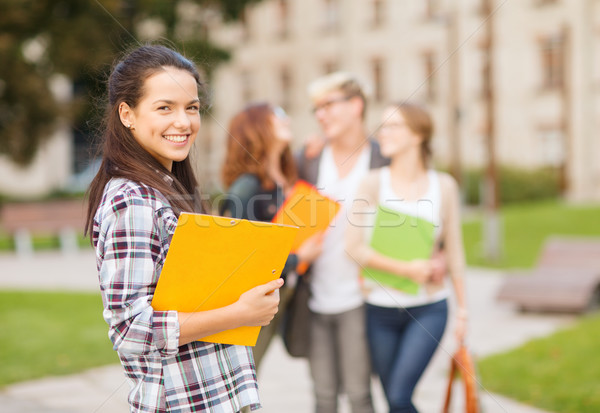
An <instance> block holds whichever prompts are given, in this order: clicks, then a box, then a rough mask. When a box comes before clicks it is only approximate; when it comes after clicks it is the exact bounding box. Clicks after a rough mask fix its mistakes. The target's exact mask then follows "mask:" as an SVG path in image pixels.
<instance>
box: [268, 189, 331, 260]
mask: <svg viewBox="0 0 600 413" xmlns="http://www.w3.org/2000/svg"><path fill="white" fill-rule="evenodd" d="M340 208H341V205H340V204H339V203H338V202H336V201H334V200H333V199H331V198H328V197H326V196H325V195H323V194H321V193H320V192H319V191H318V190H317V188H315V187H314V186H312V185H311V184H309V183H308V182H305V181H302V180H298V181H297V182H296V183H295V184H294V186H293V188H292V190H291V192H290V194H289V196H288V197H287V199H286V200H285V202H284V203H283V205H282V206H281V208H279V211H277V214H276V215H275V217H274V218H273V219H272V222H275V223H277V224H286V225H294V226H297V227H299V229H298V235H297V236H296V239H295V240H294V243H293V245H292V252H295V251H296V250H297V249H298V247H300V246H301V245H302V243H303V242H304V241H306V240H307V239H308V238H310V237H311V236H312V235H314V234H316V233H317V232H319V231H325V230H326V229H327V228H328V227H329V224H330V223H331V221H333V219H334V218H335V216H336V215H337V213H338V211H339V210H340Z"/></svg>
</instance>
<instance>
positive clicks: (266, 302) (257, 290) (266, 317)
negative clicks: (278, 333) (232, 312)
mask: <svg viewBox="0 0 600 413" xmlns="http://www.w3.org/2000/svg"><path fill="white" fill-rule="evenodd" d="M282 285H283V279H281V278H278V279H276V280H273V281H270V282H268V283H266V284H263V285H259V286H258V287H254V288H252V289H250V290H248V291H246V292H245V293H243V294H242V295H241V296H240V298H239V300H238V301H237V304H238V306H239V307H240V314H241V315H242V317H244V319H245V322H244V325H246V326H254V327H256V326H266V325H268V324H269V323H270V322H271V320H272V319H273V317H275V314H277V311H278V309H279V289H280V288H281V286H282Z"/></svg>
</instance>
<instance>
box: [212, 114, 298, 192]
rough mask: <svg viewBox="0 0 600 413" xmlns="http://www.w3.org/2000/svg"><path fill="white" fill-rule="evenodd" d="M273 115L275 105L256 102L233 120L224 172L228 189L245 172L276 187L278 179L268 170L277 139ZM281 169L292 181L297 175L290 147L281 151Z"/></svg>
mask: <svg viewBox="0 0 600 413" xmlns="http://www.w3.org/2000/svg"><path fill="white" fill-rule="evenodd" d="M273 115H274V109H273V107H271V106H270V105H268V104H266V103H256V104H253V105H250V106H247V107H246V108H245V109H244V110H242V111H241V112H239V113H238V114H237V115H235V116H234V117H233V118H232V119H231V122H230V123H229V129H228V136H227V153H226V155H225V162H224V164H223V169H222V171H221V173H222V178H223V183H224V184H225V187H227V188H228V187H229V186H230V185H231V184H232V183H233V181H235V180H236V179H237V178H238V177H239V176H240V175H242V174H245V173H251V174H255V175H256V176H257V177H258V179H259V181H260V182H261V185H262V187H263V188H265V189H272V188H273V187H274V186H275V182H273V180H272V179H271V178H270V177H269V175H268V173H267V161H268V156H269V151H270V149H271V147H272V145H273V143H274V142H275V140H276V139H277V137H276V136H275V130H274V127H273V121H272V119H273ZM281 172H282V173H283V175H284V176H285V177H286V179H287V180H288V183H290V184H291V183H294V182H295V181H296V179H297V177H298V173H297V171H296V165H295V163H294V157H293V155H292V151H291V149H290V147H289V146H288V147H287V148H286V149H285V150H284V151H283V153H282V154H281Z"/></svg>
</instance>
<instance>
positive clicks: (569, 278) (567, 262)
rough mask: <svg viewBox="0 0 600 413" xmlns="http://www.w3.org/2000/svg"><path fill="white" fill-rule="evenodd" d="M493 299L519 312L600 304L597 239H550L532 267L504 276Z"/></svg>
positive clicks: (582, 308)
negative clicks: (518, 309) (533, 267)
mask: <svg viewBox="0 0 600 413" xmlns="http://www.w3.org/2000/svg"><path fill="white" fill-rule="evenodd" d="M497 298H498V300H501V301H507V302H511V303H514V304H516V305H517V306H518V307H519V308H520V309H521V310H523V311H548V312H584V311H588V310H590V309H593V308H595V307H596V306H597V305H598V304H599V303H600V238H588V239H585V238H573V239H570V238H550V239H549V240H548V241H547V242H546V243H545V245H544V247H543V250H542V253H541V255H540V257H539V259H538V262H537V265H536V267H535V269H534V270H532V271H530V272H528V273H526V274H523V273H521V274H515V273H512V274H510V275H509V276H508V277H506V278H505V280H504V283H503V285H501V287H500V290H499V292H498V296H497Z"/></svg>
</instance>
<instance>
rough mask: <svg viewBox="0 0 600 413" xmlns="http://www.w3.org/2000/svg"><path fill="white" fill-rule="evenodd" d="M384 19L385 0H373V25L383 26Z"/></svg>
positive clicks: (374, 26) (375, 26)
mask: <svg viewBox="0 0 600 413" xmlns="http://www.w3.org/2000/svg"><path fill="white" fill-rule="evenodd" d="M384 20H385V0H371V27H373V28H377V27H381V26H382V25H383V22H384Z"/></svg>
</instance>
